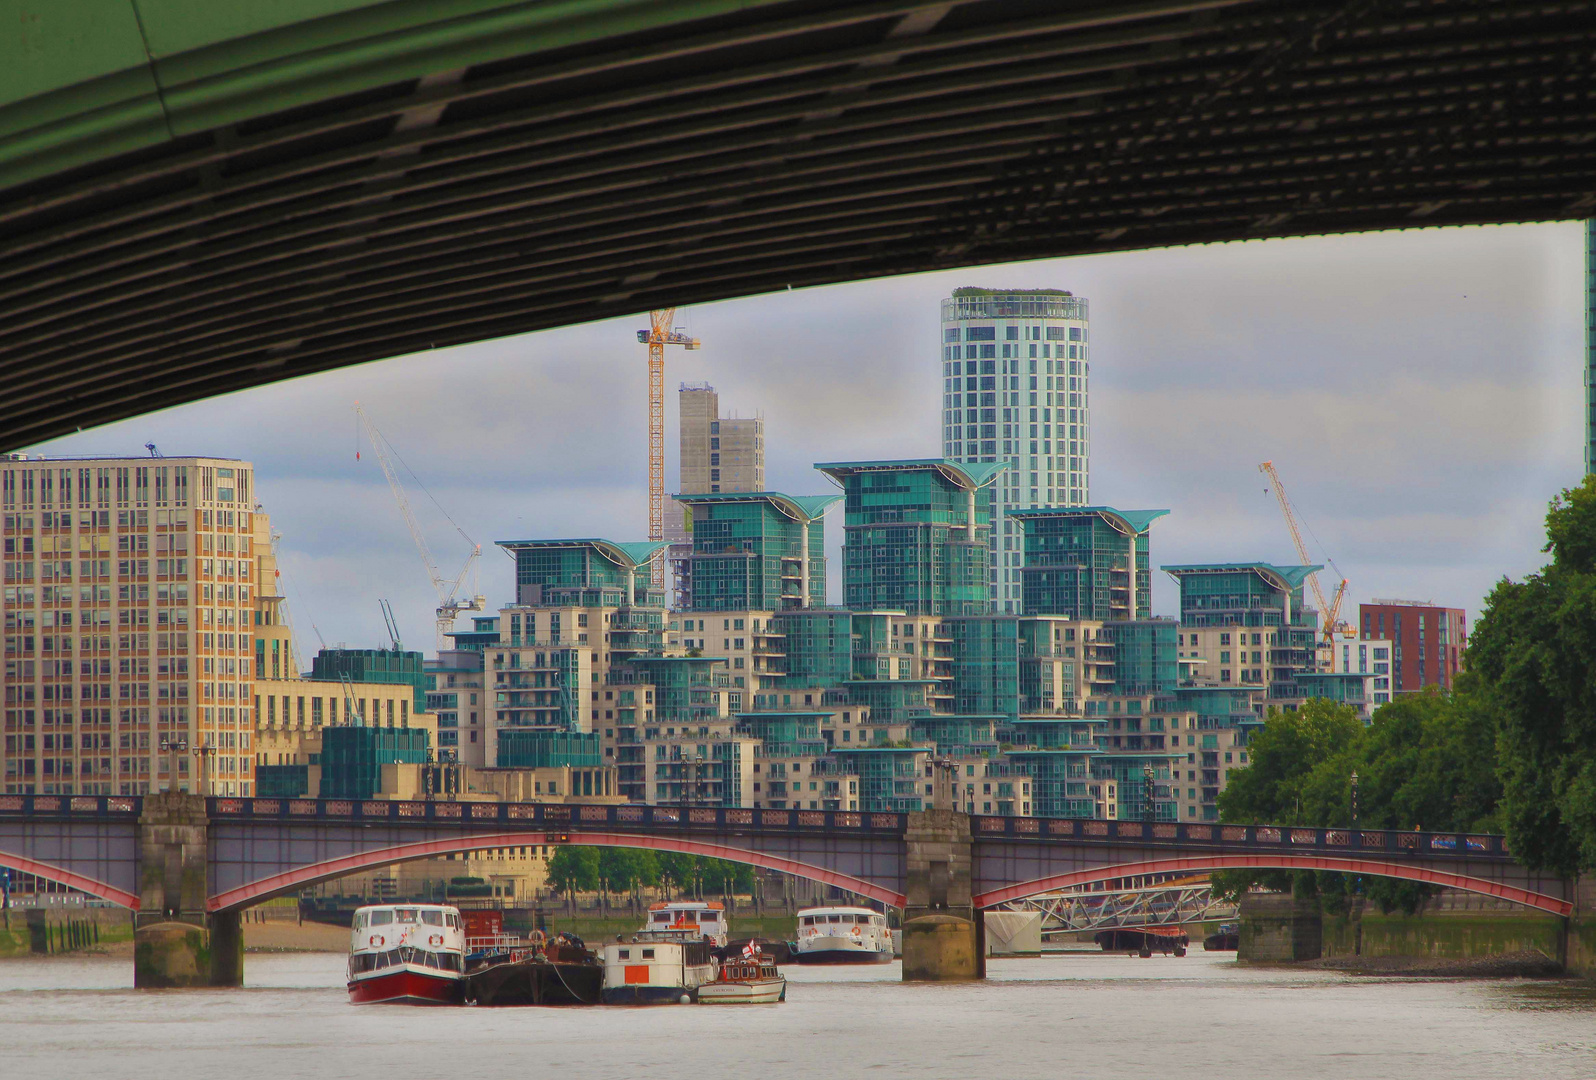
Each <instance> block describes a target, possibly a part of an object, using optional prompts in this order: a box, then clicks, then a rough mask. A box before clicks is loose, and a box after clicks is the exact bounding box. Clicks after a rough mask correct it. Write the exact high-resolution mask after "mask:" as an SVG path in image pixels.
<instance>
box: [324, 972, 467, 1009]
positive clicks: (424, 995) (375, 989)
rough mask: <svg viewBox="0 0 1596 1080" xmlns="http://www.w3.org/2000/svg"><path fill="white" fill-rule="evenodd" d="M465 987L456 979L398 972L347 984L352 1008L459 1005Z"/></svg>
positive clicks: (463, 996) (426, 973) (430, 974)
mask: <svg viewBox="0 0 1596 1080" xmlns="http://www.w3.org/2000/svg"><path fill="white" fill-rule="evenodd" d="M464 1000H465V986H464V983H463V982H462V980H460V979H458V978H446V977H440V976H438V975H436V974H433V973H430V972H425V971H418V970H416V969H414V968H408V967H405V968H398V969H395V970H392V971H385V972H383V973H382V974H381V975H373V976H371V977H370V978H365V979H358V980H354V981H351V982H350V983H349V1002H350V1004H352V1005H459V1004H461V1002H463V1001H464Z"/></svg>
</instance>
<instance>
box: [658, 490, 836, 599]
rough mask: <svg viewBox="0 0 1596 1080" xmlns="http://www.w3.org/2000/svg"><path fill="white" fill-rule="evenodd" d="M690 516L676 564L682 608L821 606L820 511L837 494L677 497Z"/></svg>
mask: <svg viewBox="0 0 1596 1080" xmlns="http://www.w3.org/2000/svg"><path fill="white" fill-rule="evenodd" d="M675 499H676V501H677V502H679V503H681V504H683V505H684V506H688V507H690V508H691V510H692V514H693V528H692V554H691V555H690V556H688V558H686V559H684V560H680V561H678V562H677V572H678V574H679V575H681V576H682V578H683V580H682V581H681V582H680V583H679V585H678V588H679V589H680V590H681V592H682V598H683V604H684V606H683V610H686V611H789V610H792V609H795V608H807V607H820V606H823V605H824V604H825V602H826V533H825V520H824V515H825V512H826V509H827V508H828V507H830V506H832V505H834V504H835V503H837V502H838V501H839V500H840V499H841V496H839V495H802V496H793V495H783V494H781V493H780V492H775V491H756V492H747V493H738V492H713V493H709V494H700V495H677V496H675Z"/></svg>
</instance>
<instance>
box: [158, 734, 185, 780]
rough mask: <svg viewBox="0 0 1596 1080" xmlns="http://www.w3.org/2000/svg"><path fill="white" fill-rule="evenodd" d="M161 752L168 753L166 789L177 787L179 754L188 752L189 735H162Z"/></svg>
mask: <svg viewBox="0 0 1596 1080" xmlns="http://www.w3.org/2000/svg"><path fill="white" fill-rule="evenodd" d="M161 753H163V754H165V755H167V760H166V790H167V791H175V790H176V789H177V762H178V757H179V755H184V754H187V753H188V736H187V735H162V736H161Z"/></svg>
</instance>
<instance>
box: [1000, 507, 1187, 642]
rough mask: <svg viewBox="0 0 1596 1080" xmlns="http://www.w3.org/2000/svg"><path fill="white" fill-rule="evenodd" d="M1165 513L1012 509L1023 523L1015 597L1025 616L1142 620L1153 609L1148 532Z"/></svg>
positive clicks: (1093, 508) (1012, 512)
mask: <svg viewBox="0 0 1596 1080" xmlns="http://www.w3.org/2000/svg"><path fill="white" fill-rule="evenodd" d="M1167 513H1169V511H1167V510H1115V509H1114V508H1113V507H1109V506H1082V507H1072V508H1047V509H1031V510H1025V509H1021V510H1011V511H1009V516H1010V517H1012V518H1014V519H1015V520H1016V521H1018V522H1020V523H1021V525H1022V526H1023V528H1024V532H1025V535H1024V545H1025V546H1024V565H1023V567H1022V568H1021V570H1020V598H1021V603H1022V604H1023V607H1024V611H1025V613H1026V614H1027V615H1063V616H1066V617H1068V618H1071V619H1146V618H1148V617H1150V616H1151V614H1152V594H1153V572H1152V565H1151V562H1150V551H1151V546H1150V537H1149V532H1150V529H1151V526H1152V522H1153V521H1154V520H1155V519H1157V518H1159V517H1162V516H1163V515H1165V514H1167Z"/></svg>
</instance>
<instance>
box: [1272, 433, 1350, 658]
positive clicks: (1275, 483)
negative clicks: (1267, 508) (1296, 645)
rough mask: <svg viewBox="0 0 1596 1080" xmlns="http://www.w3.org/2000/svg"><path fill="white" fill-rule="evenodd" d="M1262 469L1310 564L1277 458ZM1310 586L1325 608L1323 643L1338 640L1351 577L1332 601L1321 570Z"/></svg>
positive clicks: (1332, 564)
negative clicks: (1327, 599) (1322, 585)
mask: <svg viewBox="0 0 1596 1080" xmlns="http://www.w3.org/2000/svg"><path fill="white" fill-rule="evenodd" d="M1258 471H1259V472H1261V473H1263V474H1264V475H1265V476H1267V477H1268V478H1269V486H1270V488H1271V489H1273V491H1274V495H1275V500H1276V501H1277V502H1278V503H1280V512H1281V513H1282V514H1284V515H1285V517H1286V528H1287V529H1288V530H1290V532H1291V542H1292V543H1293V544H1295V545H1297V558H1299V559H1301V560H1302V564H1303V565H1304V566H1307V565H1309V559H1308V545H1307V544H1305V543H1303V541H1302V530H1301V529H1299V528H1297V515H1296V513H1295V511H1294V510H1293V509H1292V506H1291V499H1290V498H1289V497H1288V496H1287V495H1286V485H1285V484H1283V483H1281V482H1280V474H1279V473H1277V472H1276V471H1275V465H1274V462H1272V461H1266V462H1264V463H1263V464H1262V465H1259V466H1258ZM1325 562H1327V563H1329V564H1330V569H1332V570H1334V571H1335V572H1336V576H1337V577H1341V568H1340V567H1339V566H1337V565H1336V563H1335V560H1334V559H1332V558H1329V557H1328V556H1327V557H1326V558H1325ZM1308 587H1309V588H1310V589H1311V590H1313V598H1314V599H1315V600H1316V601H1318V603H1319V610H1320V611H1322V612H1324V629H1323V631H1322V634H1323V638H1324V640H1323V644H1325V645H1330V644H1332V643H1333V642H1334V641H1335V639H1336V633H1337V632H1338V631H1341V630H1345V629H1346V624H1345V623H1343V622H1340V621H1338V616H1339V615H1340V614H1341V601H1342V600H1343V599H1344V598H1345V597H1346V595H1347V579H1346V578H1344V577H1342V578H1341V582H1340V584H1338V585H1337V586H1336V592H1335V596H1334V598H1332V599H1331V601H1330V602H1329V603H1328V604H1327V603H1325V599H1324V590H1323V589H1321V588H1320V587H1319V574H1318V571H1315V572H1313V573H1311V574H1309V575H1308Z"/></svg>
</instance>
